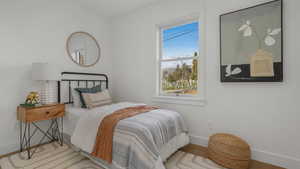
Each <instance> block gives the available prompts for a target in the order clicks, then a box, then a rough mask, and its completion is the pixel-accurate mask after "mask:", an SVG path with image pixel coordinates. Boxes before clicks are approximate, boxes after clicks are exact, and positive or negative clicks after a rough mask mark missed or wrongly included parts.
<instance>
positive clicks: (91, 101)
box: [82, 90, 112, 109]
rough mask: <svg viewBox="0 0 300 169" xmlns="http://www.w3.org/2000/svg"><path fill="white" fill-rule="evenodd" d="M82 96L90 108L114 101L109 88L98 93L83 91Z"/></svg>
mask: <svg viewBox="0 0 300 169" xmlns="http://www.w3.org/2000/svg"><path fill="white" fill-rule="evenodd" d="M82 97H83V99H84V102H85V104H86V107H87V108H88V109H91V108H94V107H100V106H103V105H107V104H111V103H112V98H111V97H110V95H109V92H108V90H104V91H102V92H97V93H82Z"/></svg>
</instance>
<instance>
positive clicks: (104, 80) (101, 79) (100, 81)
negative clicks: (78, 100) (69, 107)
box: [57, 72, 108, 104]
mask: <svg viewBox="0 0 300 169" xmlns="http://www.w3.org/2000/svg"><path fill="white" fill-rule="evenodd" d="M66 75H73V76H76V75H77V76H84V77H85V78H82V79H77V78H65V77H64V76H66ZM61 76H62V79H61V81H59V82H58V87H57V88H58V90H57V91H58V102H59V103H60V102H61V85H62V83H67V86H68V100H67V102H64V103H65V104H72V103H73V100H72V94H71V93H72V92H71V90H72V86H71V85H72V84H74V82H75V83H76V85H77V87H80V85H81V84H82V83H84V85H85V87H88V86H89V84H92V86H93V87H94V86H96V85H99V84H100V85H101V86H102V84H103V83H105V87H106V89H108V76H107V75H106V74H98V73H82V72H62V73H61ZM86 77H89V78H90V77H94V78H96V79H86ZM98 78H99V79H98Z"/></svg>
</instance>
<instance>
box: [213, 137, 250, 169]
mask: <svg viewBox="0 0 300 169" xmlns="http://www.w3.org/2000/svg"><path fill="white" fill-rule="evenodd" d="M208 157H209V158H210V159H211V160H213V161H215V162H216V163H218V164H219V165H221V166H223V167H226V168H230V169H248V168H249V164H250V158H251V151H250V146H249V145H248V144H247V142H245V141H244V140H242V139H241V138H239V137H237V136H234V135H231V134H222V133H221V134H215V135H213V136H211V137H210V139H209V143H208Z"/></svg>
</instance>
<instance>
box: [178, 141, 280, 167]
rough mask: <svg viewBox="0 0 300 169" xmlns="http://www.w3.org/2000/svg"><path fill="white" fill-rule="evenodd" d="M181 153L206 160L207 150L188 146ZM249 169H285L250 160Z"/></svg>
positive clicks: (196, 146) (192, 145) (191, 145)
mask: <svg viewBox="0 0 300 169" xmlns="http://www.w3.org/2000/svg"><path fill="white" fill-rule="evenodd" d="M181 151H184V152H187V153H192V154H195V155H198V156H202V157H206V158H207V148H206V147H202V146H198V145H194V144H189V145H187V146H185V147H183V148H182V149H181ZM250 169H285V168H282V167H278V166H274V165H271V164H267V163H263V162H260V161H256V160H252V161H251V164H250Z"/></svg>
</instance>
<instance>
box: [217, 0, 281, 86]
mask: <svg viewBox="0 0 300 169" xmlns="http://www.w3.org/2000/svg"><path fill="white" fill-rule="evenodd" d="M274 2H280V3H281V64H278V65H276V64H275V65H274V74H276V75H277V76H274V77H250V78H249V77H242V76H241V77H230V78H228V77H225V73H226V72H225V69H226V68H225V67H224V66H222V24H221V23H222V17H223V16H226V15H230V14H233V13H237V12H241V11H245V10H249V9H253V8H256V7H259V6H263V5H268V4H271V3H274ZM283 7H284V3H283V0H273V1H270V2H266V3H262V4H259V5H255V6H251V7H248V8H244V9H240V10H237V11H232V12H228V13H225V14H222V15H220V16H219V29H220V81H221V82H283V64H284V60H283V54H284V48H283V47H284V45H283V43H284V40H283V39H284V33H283V32H284V26H283V23H284V15H283V12H284V11H283ZM244 66H247V65H244ZM248 66H249V65H248ZM233 68H234V67H233Z"/></svg>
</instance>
